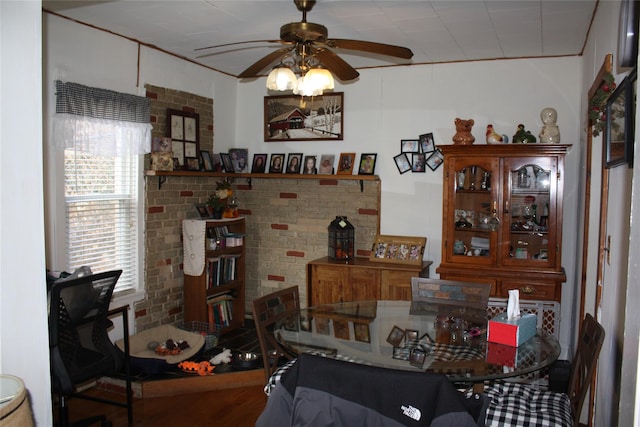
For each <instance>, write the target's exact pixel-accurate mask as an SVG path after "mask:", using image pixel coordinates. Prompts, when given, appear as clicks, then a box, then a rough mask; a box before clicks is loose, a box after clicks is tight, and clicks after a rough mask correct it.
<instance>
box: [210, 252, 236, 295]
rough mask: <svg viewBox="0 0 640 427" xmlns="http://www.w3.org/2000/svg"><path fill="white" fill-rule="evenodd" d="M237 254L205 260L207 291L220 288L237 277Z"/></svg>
mask: <svg viewBox="0 0 640 427" xmlns="http://www.w3.org/2000/svg"><path fill="white" fill-rule="evenodd" d="M239 258H240V255H239V254H230V255H220V256H219V257H214V258H207V289H211V288H215V287H216V286H222V285H224V284H226V283H229V282H231V281H233V280H236V278H237V276H238V259H239Z"/></svg>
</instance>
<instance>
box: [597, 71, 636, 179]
mask: <svg viewBox="0 0 640 427" xmlns="http://www.w3.org/2000/svg"><path fill="white" fill-rule="evenodd" d="M635 76H636V73H635V71H634V72H632V74H629V75H628V76H627V77H626V78H625V79H624V80H622V82H621V83H620V84H619V85H618V87H617V88H616V89H615V90H614V91H613V93H612V94H611V96H610V97H609V98H608V99H607V103H606V104H605V114H606V116H607V122H606V128H605V135H604V137H605V145H604V159H605V167H606V168H613V167H616V166H620V165H623V164H625V163H629V165H630V166H631V165H632V164H633V160H632V156H633V139H634V127H633V123H634V120H635V112H634V111H633V110H634V105H633V104H634V99H635V98H634V96H633V95H634V90H635V89H634V86H635ZM631 78H633V80H634V82H633V84H632V83H631ZM630 160H631V162H630Z"/></svg>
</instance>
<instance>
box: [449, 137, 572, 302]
mask: <svg viewBox="0 0 640 427" xmlns="http://www.w3.org/2000/svg"><path fill="white" fill-rule="evenodd" d="M569 148H570V146H569V145H559V144H497V145H470V146H469V145H467V146H460V145H449V146H442V147H441V149H442V152H443V154H444V159H445V160H444V174H443V176H444V189H443V217H442V223H443V227H442V230H443V231H442V234H443V235H442V263H441V265H440V266H439V267H438V268H437V269H436V272H437V273H439V274H440V277H441V278H442V279H449V280H461V281H467V282H478V281H480V282H488V283H491V284H492V285H493V286H492V291H491V295H492V296H496V297H507V296H508V290H509V289H519V290H520V296H521V298H523V299H542V300H545V299H546V300H555V301H558V302H560V297H561V293H562V283H563V282H564V281H566V275H565V273H564V269H563V267H562V265H561V251H562V197H563V178H564V177H563V175H564V156H565V154H566V152H567V151H568V149H569Z"/></svg>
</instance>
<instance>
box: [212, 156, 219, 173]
mask: <svg viewBox="0 0 640 427" xmlns="http://www.w3.org/2000/svg"><path fill="white" fill-rule="evenodd" d="M211 164H212V165H213V171H214V172H222V158H221V157H220V154H218V153H211Z"/></svg>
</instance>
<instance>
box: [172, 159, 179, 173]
mask: <svg viewBox="0 0 640 427" xmlns="http://www.w3.org/2000/svg"><path fill="white" fill-rule="evenodd" d="M178 169H180V160H179V159H178V158H177V157H174V158H173V170H178Z"/></svg>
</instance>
